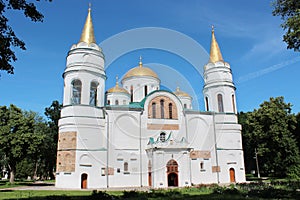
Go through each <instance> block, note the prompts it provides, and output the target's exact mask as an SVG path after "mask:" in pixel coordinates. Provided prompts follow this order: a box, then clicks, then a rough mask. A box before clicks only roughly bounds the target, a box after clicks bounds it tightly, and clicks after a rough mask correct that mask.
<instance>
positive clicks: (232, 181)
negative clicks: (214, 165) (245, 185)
mask: <svg viewBox="0 0 300 200" xmlns="http://www.w3.org/2000/svg"><path fill="white" fill-rule="evenodd" d="M229 176H230V183H235V173H234V169H233V168H230V169H229Z"/></svg>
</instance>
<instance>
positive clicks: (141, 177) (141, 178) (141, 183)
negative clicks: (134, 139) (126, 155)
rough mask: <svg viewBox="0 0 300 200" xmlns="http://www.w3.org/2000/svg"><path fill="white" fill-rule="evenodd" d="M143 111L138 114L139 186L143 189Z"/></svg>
mask: <svg viewBox="0 0 300 200" xmlns="http://www.w3.org/2000/svg"><path fill="white" fill-rule="evenodd" d="M143 112H144V111H143V110H142V111H141V113H140V185H141V187H143V172H142V170H143V164H142V114H143Z"/></svg>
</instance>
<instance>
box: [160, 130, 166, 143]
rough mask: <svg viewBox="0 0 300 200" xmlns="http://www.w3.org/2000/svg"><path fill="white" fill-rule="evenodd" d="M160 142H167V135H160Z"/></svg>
mask: <svg viewBox="0 0 300 200" xmlns="http://www.w3.org/2000/svg"><path fill="white" fill-rule="evenodd" d="M159 140H160V141H162V142H165V141H166V133H164V132H162V133H161V134H160V135H159Z"/></svg>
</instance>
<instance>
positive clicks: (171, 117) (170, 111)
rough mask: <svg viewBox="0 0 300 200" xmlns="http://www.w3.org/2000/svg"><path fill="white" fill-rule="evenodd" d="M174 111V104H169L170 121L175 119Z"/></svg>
mask: <svg viewBox="0 0 300 200" xmlns="http://www.w3.org/2000/svg"><path fill="white" fill-rule="evenodd" d="M172 109H173V105H172V103H169V118H170V119H173V116H172V114H173V113H172Z"/></svg>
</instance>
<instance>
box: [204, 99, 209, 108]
mask: <svg viewBox="0 0 300 200" xmlns="http://www.w3.org/2000/svg"><path fill="white" fill-rule="evenodd" d="M205 104H206V111H209V106H208V97H205Z"/></svg>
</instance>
